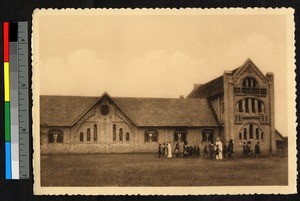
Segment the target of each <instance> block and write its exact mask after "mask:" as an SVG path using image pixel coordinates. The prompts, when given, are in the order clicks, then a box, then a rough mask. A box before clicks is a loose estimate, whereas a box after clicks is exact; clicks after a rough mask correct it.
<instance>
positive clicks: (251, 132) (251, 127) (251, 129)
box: [249, 124, 253, 139]
mask: <svg viewBox="0 0 300 201" xmlns="http://www.w3.org/2000/svg"><path fill="white" fill-rule="evenodd" d="M249 133H250V135H249V138H250V139H253V124H250V126H249Z"/></svg>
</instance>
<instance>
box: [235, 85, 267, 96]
mask: <svg viewBox="0 0 300 201" xmlns="http://www.w3.org/2000/svg"><path fill="white" fill-rule="evenodd" d="M234 93H235V94H254V95H266V94H267V89H266V88H248V87H234Z"/></svg>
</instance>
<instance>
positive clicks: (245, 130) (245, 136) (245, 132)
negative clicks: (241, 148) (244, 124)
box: [244, 128, 247, 140]
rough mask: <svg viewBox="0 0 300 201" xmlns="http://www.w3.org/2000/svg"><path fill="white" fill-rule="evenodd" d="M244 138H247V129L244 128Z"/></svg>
mask: <svg viewBox="0 0 300 201" xmlns="http://www.w3.org/2000/svg"><path fill="white" fill-rule="evenodd" d="M246 139H247V129H246V128H244V140H246Z"/></svg>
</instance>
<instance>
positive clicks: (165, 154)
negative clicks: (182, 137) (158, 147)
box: [164, 142, 168, 157]
mask: <svg viewBox="0 0 300 201" xmlns="http://www.w3.org/2000/svg"><path fill="white" fill-rule="evenodd" d="M164 156H165V157H167V156H168V143H167V142H166V143H165V152H164Z"/></svg>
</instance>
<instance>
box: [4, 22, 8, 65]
mask: <svg viewBox="0 0 300 201" xmlns="http://www.w3.org/2000/svg"><path fill="white" fill-rule="evenodd" d="M3 48H4V49H3V53H4V55H3V60H4V62H8V61H9V23H8V22H3Z"/></svg>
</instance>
